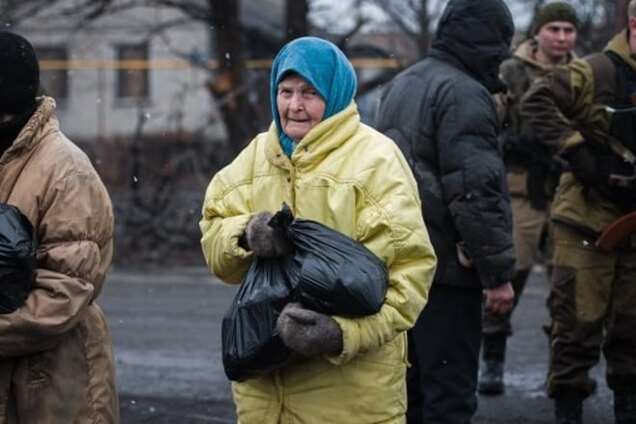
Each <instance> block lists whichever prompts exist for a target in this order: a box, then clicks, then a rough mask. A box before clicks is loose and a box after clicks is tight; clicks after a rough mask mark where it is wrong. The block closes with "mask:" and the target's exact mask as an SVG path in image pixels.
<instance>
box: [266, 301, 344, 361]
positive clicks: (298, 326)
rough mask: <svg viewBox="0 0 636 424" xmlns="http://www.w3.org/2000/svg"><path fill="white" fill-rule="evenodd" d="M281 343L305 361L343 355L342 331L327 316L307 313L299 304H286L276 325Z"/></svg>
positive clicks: (307, 310) (311, 312)
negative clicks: (317, 357)
mask: <svg viewBox="0 0 636 424" xmlns="http://www.w3.org/2000/svg"><path fill="white" fill-rule="evenodd" d="M276 329H277V330H278V333H279V335H280V338H281V340H282V341H283V343H285V345H286V346H287V347H288V348H290V349H291V350H293V351H294V352H297V353H300V354H301V355H303V356H306V357H314V356H319V355H324V354H338V353H340V352H342V330H340V326H339V325H338V323H337V322H336V321H335V320H334V319H333V318H331V317H330V316H329V315H324V314H321V313H318V312H314V311H310V310H309V309H305V308H303V307H302V306H301V305H300V304H299V303H289V304H288V305H287V306H285V308H284V309H283V311H282V312H281V314H280V316H279V317H278V321H277V322H276Z"/></svg>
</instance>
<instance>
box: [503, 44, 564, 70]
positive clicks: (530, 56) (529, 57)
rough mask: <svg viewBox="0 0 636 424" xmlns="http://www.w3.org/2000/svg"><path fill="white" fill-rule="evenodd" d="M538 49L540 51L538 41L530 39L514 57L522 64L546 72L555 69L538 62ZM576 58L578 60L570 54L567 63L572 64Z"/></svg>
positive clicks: (520, 46)
mask: <svg viewBox="0 0 636 424" xmlns="http://www.w3.org/2000/svg"><path fill="white" fill-rule="evenodd" d="M537 49H538V44H537V41H536V40H534V39H532V38H530V39H528V40H526V41H524V42H523V43H521V44H520V45H519V47H517V49H516V50H515V53H514V56H515V57H516V58H518V59H519V60H521V61H522V62H524V63H526V64H528V65H530V66H532V67H534V68H537V69H541V70H544V71H548V70H550V69H553V68H554V65H546V64H543V63H541V62H539V61H537V59H536V57H537V56H536V54H537ZM575 58H576V55H575V54H574V53H568V58H567V61H566V63H570V62H571V61H572V60H573V59H575Z"/></svg>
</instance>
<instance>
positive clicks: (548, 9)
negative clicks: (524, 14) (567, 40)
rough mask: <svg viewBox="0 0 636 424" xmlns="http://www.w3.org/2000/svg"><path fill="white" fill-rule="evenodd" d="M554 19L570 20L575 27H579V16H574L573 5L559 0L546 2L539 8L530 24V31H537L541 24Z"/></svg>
mask: <svg viewBox="0 0 636 424" xmlns="http://www.w3.org/2000/svg"><path fill="white" fill-rule="evenodd" d="M555 21H563V22H570V23H571V24H572V25H574V26H575V27H576V28H577V29H578V27H579V18H578V17H577V16H576V10H574V7H572V5H570V4H569V3H566V2H564V1H559V2H554V3H548V4H546V5H545V6H543V7H542V8H541V9H539V11H538V12H537V15H536V16H535V18H534V23H533V24H532V33H533V34H536V33H538V32H539V30H540V29H541V27H542V26H543V25H545V24H547V23H549V22H555Z"/></svg>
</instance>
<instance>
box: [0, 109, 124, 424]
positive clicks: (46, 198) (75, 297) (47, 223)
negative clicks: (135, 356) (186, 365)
mask: <svg viewBox="0 0 636 424" xmlns="http://www.w3.org/2000/svg"><path fill="white" fill-rule="evenodd" d="M54 110H55V102H54V101H53V99H51V98H47V97H44V98H41V99H39V106H38V108H37V110H36V112H35V113H34V114H33V116H32V117H31V119H30V120H29V121H28V123H27V124H26V126H25V127H24V128H23V129H22V131H21V132H20V134H19V135H18V137H17V138H16V140H15V141H14V143H13V145H12V146H11V147H10V148H9V149H8V150H7V151H5V152H4V154H2V156H1V157H0V202H4V203H9V204H11V205H14V206H16V207H18V208H19V209H20V210H21V211H22V213H24V214H25V215H26V216H27V218H29V220H30V221H31V223H32V224H33V226H34V228H35V229H36V237H37V240H38V249H37V270H36V278H35V283H34V287H33V290H32V291H31V293H30V294H29V296H28V298H27V300H26V304H25V305H24V306H22V307H21V308H19V309H18V310H16V311H15V312H13V313H10V314H5V315H0V424H4V423H7V422H14V421H15V420H16V418H17V422H19V423H21V424H22V423H28V424H31V423H33V424H72V423H91V424H101V423H118V422H119V407H118V400H117V393H116V390H115V370H114V360H113V353H112V342H111V336H110V332H109V330H108V326H107V325H106V320H105V318H104V314H103V313H102V310H101V309H100V308H99V306H98V305H97V304H96V303H95V299H96V298H97V297H98V295H99V293H100V291H101V288H102V284H103V282H104V277H105V274H106V270H107V268H108V266H109V265H110V262H111V257H112V233H113V213H112V207H111V203H110V199H109V197H108V193H107V192H106V189H105V188H104V185H103V184H102V182H101V180H100V178H99V176H98V175H97V173H96V172H95V169H94V168H93V167H92V165H91V163H90V161H89V160H88V158H87V157H86V155H84V153H83V152H82V151H81V150H80V149H79V148H77V147H76V146H75V145H74V144H73V143H71V142H70V141H69V140H68V139H67V138H66V137H65V136H64V135H63V134H62V133H61V132H60V129H59V126H58V121H57V119H56V118H55V115H54Z"/></svg>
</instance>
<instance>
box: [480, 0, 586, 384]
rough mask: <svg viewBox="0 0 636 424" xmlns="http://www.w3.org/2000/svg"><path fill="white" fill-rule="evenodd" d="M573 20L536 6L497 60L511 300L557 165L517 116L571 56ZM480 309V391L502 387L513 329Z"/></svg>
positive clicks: (539, 230)
mask: <svg viewBox="0 0 636 424" xmlns="http://www.w3.org/2000/svg"><path fill="white" fill-rule="evenodd" d="M577 27H578V20H577V16H576V11H575V10H574V9H573V8H572V6H570V5H569V4H568V3H565V2H558V3H549V4H547V5H545V6H544V7H543V8H541V9H540V10H539V12H538V13H537V16H536V18H535V22H534V24H533V26H532V34H533V38H531V39H528V40H527V41H525V42H524V43H522V44H521V45H520V46H519V47H518V48H517V50H516V51H515V54H514V56H513V57H512V58H510V59H508V60H506V61H505V62H504V63H503V64H502V65H501V77H502V80H503V81H504V82H505V83H506V85H507V87H508V90H507V92H506V94H505V95H501V96H498V100H499V101H500V102H499V103H500V105H503V106H504V111H505V113H504V126H505V128H506V130H505V131H504V133H503V141H504V152H505V157H504V160H505V162H506V167H507V169H508V187H509V190H510V196H511V198H512V199H511V205H512V218H513V236H514V242H515V255H516V260H517V261H516V266H515V274H514V276H513V278H512V286H513V288H514V292H515V300H514V305H515V306H516V305H517V303H518V302H519V297H520V296H521V293H523V289H524V287H525V285H526V280H527V279H528V275H529V274H530V270H531V268H532V265H533V262H534V260H535V258H537V257H538V256H539V254H540V252H539V251H540V245H541V240H542V235H543V234H544V232H545V231H546V230H547V224H548V216H549V214H548V203H549V201H550V200H551V198H552V192H553V191H554V190H553V188H554V187H555V186H556V183H557V182H558V175H559V173H560V168H559V166H558V162H556V161H554V159H553V158H552V157H551V155H550V153H549V152H548V151H547V150H548V149H547V148H546V147H544V146H541V145H539V144H537V143H533V142H532V138H533V137H534V135H533V134H532V132H531V131H530V130H529V129H528V128H527V125H526V122H524V121H523V120H522V119H521V117H520V111H519V103H520V101H521V97H522V96H523V95H524V94H525V92H526V91H527V90H528V88H529V87H530V85H531V83H532V81H533V80H535V79H536V78H537V77H539V76H541V75H544V74H545V73H546V72H547V71H549V70H550V69H553V68H554V67H555V66H557V65H564V64H567V63H569V62H570V61H571V60H572V56H573V55H572V49H573V48H574V45H575V43H576V32H577ZM511 314H512V311H510V312H509V313H506V314H498V315H497V314H493V313H492V312H491V311H489V310H486V309H484V321H483V336H484V337H483V345H482V361H483V362H482V367H481V374H480V376H479V386H478V387H479V392H480V393H482V394H489V395H498V394H501V393H503V390H504V384H503V369H504V361H505V356H506V355H505V354H506V340H507V338H508V337H509V336H510V335H511V334H512V329H511V326H510V316H511Z"/></svg>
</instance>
